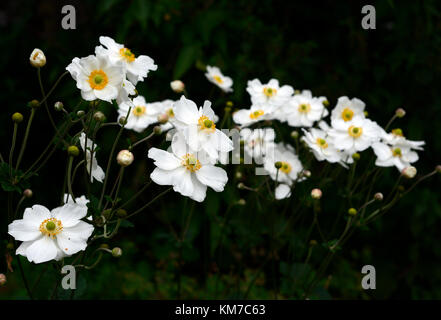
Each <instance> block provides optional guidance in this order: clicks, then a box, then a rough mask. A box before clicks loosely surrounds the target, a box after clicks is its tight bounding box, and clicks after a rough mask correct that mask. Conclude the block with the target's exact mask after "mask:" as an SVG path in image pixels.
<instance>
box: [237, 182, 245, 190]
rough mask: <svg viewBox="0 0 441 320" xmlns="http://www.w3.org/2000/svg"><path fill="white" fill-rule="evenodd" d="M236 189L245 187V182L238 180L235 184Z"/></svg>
mask: <svg viewBox="0 0 441 320" xmlns="http://www.w3.org/2000/svg"><path fill="white" fill-rule="evenodd" d="M237 189H245V184H243V182H239V183H238V184H237Z"/></svg>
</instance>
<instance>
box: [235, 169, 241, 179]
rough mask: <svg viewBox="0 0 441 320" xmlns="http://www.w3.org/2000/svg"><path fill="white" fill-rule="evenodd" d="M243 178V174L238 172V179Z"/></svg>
mask: <svg viewBox="0 0 441 320" xmlns="http://www.w3.org/2000/svg"><path fill="white" fill-rule="evenodd" d="M242 177H243V174H242V172H240V171H237V172H236V179H242Z"/></svg>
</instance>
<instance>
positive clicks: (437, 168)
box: [435, 165, 441, 173]
mask: <svg viewBox="0 0 441 320" xmlns="http://www.w3.org/2000/svg"><path fill="white" fill-rule="evenodd" d="M435 170H436V172H438V173H441V165H437V166H436V167H435Z"/></svg>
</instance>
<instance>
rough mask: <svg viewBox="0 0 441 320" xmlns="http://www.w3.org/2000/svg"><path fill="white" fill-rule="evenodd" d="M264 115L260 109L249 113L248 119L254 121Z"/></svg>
mask: <svg viewBox="0 0 441 320" xmlns="http://www.w3.org/2000/svg"><path fill="white" fill-rule="evenodd" d="M264 114H265V112H264V111H263V110H261V109H259V110H256V111H254V112H251V113H250V118H251V119H253V120H256V119H257V118H260V117H261V116H263V115H264Z"/></svg>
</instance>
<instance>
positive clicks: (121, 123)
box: [118, 117, 127, 126]
mask: <svg viewBox="0 0 441 320" xmlns="http://www.w3.org/2000/svg"><path fill="white" fill-rule="evenodd" d="M118 123H119V124H120V125H122V126H125V125H126V124H127V119H126V117H121V118H119V119H118Z"/></svg>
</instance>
